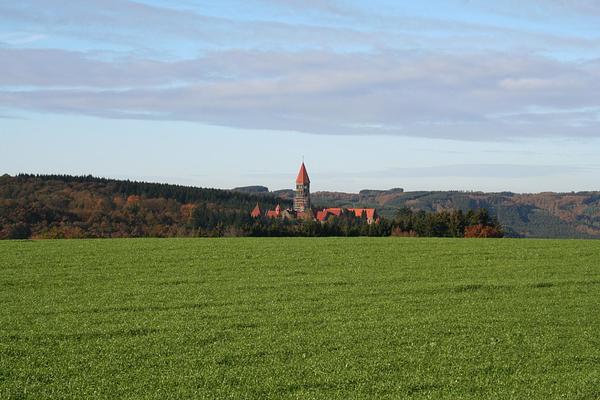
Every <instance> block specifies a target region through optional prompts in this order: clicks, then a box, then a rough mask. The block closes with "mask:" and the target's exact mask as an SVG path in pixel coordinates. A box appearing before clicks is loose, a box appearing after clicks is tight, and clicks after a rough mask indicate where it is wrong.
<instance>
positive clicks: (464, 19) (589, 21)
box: [0, 0, 600, 192]
mask: <svg viewBox="0 0 600 400" xmlns="http://www.w3.org/2000/svg"><path fill="white" fill-rule="evenodd" d="M599 93H600V2H597V1H592V0H571V1H564V0H521V1H518V2H517V1H512V0H497V1H493V0H454V1H453V0H446V1H441V0H440V1H427V2H415V1H392V0H371V1H369V2H366V1H335V0H314V1H307V0H279V1H276V0H244V1H228V0H218V1H217V0H209V1H199V0H178V1H174V0H173V1H169V0H143V1H142V0H139V1H129V0H87V1H78V0H21V1H18V2H15V1H3V0H0V140H1V142H0V143H1V145H0V173H10V174H15V173H19V172H31V173H70V174H94V175H99V176H107V177H117V178H131V179H142V180H150V181H165V182H172V183H183V184H191V185H197V186H208V187H222V188H228V187H234V186H243V185H252V184H263V185H266V186H268V187H269V188H271V189H280V188H287V187H290V186H292V184H293V179H294V176H295V173H296V172H297V168H298V165H299V163H300V161H301V159H302V156H304V157H305V159H306V162H307V166H308V169H309V173H310V174H311V179H312V182H313V188H314V190H340V191H357V190H360V189H364V188H371V189H386V188H391V187H404V188H406V189H407V190H485V191H505V190H510V191H516V192H539V191H572V190H574V191H578V190H598V189H599V185H600V183H599V182H600V179H599V178H600V161H598V154H599V153H600V95H599Z"/></svg>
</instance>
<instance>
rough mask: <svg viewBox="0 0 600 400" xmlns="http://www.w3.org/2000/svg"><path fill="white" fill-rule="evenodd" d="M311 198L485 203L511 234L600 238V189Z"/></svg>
mask: <svg viewBox="0 0 600 400" xmlns="http://www.w3.org/2000/svg"><path fill="white" fill-rule="evenodd" d="M284 197H285V194H284ZM312 199H313V204H314V205H316V206H320V205H328V206H330V207H331V206H350V205H355V206H360V207H375V208H377V210H378V211H379V212H380V214H381V215H384V216H388V217H390V216H393V215H394V214H395V213H396V212H397V210H398V209H400V208H403V207H409V208H411V209H414V210H425V211H440V210H446V209H461V210H463V211H466V210H469V209H474V208H487V209H488V210H490V211H491V212H492V213H493V214H495V215H497V216H498V219H499V220H500V222H501V223H502V225H503V226H504V228H505V230H506V233H507V234H508V235H509V236H520V237H540V238H544V237H545V238H600V192H579V193H539V194H516V193H509V192H503V193H482V192H427V191H420V192H404V191H402V190H401V189H392V190H388V191H379V190H363V191H361V192H359V193H340V192H317V193H314V194H313V195H312Z"/></svg>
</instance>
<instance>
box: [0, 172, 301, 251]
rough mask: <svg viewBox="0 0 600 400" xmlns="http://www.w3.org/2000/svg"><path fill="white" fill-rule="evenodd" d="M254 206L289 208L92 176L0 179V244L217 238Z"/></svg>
mask: <svg viewBox="0 0 600 400" xmlns="http://www.w3.org/2000/svg"><path fill="white" fill-rule="evenodd" d="M258 201H260V203H261V204H262V205H263V206H264V207H274V206H275V205H276V204H277V203H281V204H282V206H291V203H290V202H287V201H285V200H282V199H279V198H277V197H275V196H274V195H271V194H260V195H253V194H248V193H241V192H233V191H228V190H220V189H205V188H195V187H188V186H179V185H169V184H162V183H146V182H132V181H123V180H114V179H103V178H95V177H92V176H82V177H76V176H66V175H19V176H16V177H11V176H8V175H4V176H0V239H2V238H29V237H33V238H77V237H144V236H155V237H166V236H199V235H201V236H223V235H229V234H231V235H236V232H227V229H230V228H229V227H231V226H234V225H242V224H249V223H251V221H250V217H249V212H250V210H251V209H252V207H254V206H255V205H256V203H257V202H258Z"/></svg>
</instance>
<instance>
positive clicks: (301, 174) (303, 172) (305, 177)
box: [296, 163, 310, 185]
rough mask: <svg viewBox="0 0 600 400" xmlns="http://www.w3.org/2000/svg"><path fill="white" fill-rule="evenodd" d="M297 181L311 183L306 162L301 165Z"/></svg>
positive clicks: (302, 183)
mask: <svg viewBox="0 0 600 400" xmlns="http://www.w3.org/2000/svg"><path fill="white" fill-rule="evenodd" d="M296 183H299V184H301V185H304V184H307V183H310V179H309V178H308V172H306V167H305V166H304V163H302V165H301V166H300V171H299V172H298V176H297V177H296Z"/></svg>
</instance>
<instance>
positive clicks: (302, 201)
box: [294, 162, 310, 212]
mask: <svg viewBox="0 0 600 400" xmlns="http://www.w3.org/2000/svg"><path fill="white" fill-rule="evenodd" d="M308 210H310V179H309V178H308V173H307V172H306V167H305V166H304V162H302V165H301V166H300V171H299V172H298V176H297V177H296V193H295V195H294V211H296V212H304V211H308Z"/></svg>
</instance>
